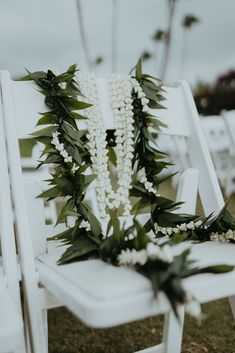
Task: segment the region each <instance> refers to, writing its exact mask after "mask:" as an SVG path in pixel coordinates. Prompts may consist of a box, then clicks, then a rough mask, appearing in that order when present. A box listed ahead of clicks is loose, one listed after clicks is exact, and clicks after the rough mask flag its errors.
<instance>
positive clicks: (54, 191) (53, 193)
mask: <svg viewBox="0 0 235 353" xmlns="http://www.w3.org/2000/svg"><path fill="white" fill-rule="evenodd" d="M59 196H63V193H62V192H61V190H60V189H59V188H58V187H57V186H54V187H53V188H51V189H49V190H46V191H43V192H42V193H41V194H40V195H38V196H37V197H40V198H47V199H48V200H52V199H54V198H56V197H59Z"/></svg>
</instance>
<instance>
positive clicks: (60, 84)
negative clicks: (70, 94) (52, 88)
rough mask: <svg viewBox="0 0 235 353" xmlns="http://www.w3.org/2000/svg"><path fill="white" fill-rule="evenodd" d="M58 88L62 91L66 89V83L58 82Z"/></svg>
mask: <svg viewBox="0 0 235 353" xmlns="http://www.w3.org/2000/svg"><path fill="white" fill-rule="evenodd" d="M59 86H60V87H61V88H62V89H65V88H66V87H67V83H66V82H60V83H59Z"/></svg>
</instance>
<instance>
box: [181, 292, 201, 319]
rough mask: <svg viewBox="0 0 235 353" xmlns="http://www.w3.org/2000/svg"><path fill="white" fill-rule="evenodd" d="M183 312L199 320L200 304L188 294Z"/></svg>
mask: <svg viewBox="0 0 235 353" xmlns="http://www.w3.org/2000/svg"><path fill="white" fill-rule="evenodd" d="M185 311H186V313H187V314H189V315H190V316H192V317H194V318H196V319H200V318H201V317H202V310H201V304H200V303H199V302H198V301H197V300H196V299H195V298H194V297H193V296H192V295H191V294H189V293H187V298H186V303H185Z"/></svg>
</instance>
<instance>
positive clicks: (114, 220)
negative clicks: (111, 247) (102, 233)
mask: <svg viewBox="0 0 235 353" xmlns="http://www.w3.org/2000/svg"><path fill="white" fill-rule="evenodd" d="M109 215H110V221H109V223H108V226H107V232H106V235H108V234H109V231H110V229H111V228H113V234H114V237H115V238H117V239H118V238H119V236H120V232H121V230H120V222H119V219H118V216H117V214H116V213H115V212H114V211H113V210H112V209H109Z"/></svg>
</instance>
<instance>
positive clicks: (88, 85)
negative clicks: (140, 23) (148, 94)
mask: <svg viewBox="0 0 235 353" xmlns="http://www.w3.org/2000/svg"><path fill="white" fill-rule="evenodd" d="M78 80H79V85H80V87H81V90H82V92H83V93H84V95H85V96H86V98H87V99H88V100H89V101H90V102H91V103H92V106H91V107H90V108H89V109H86V116H87V118H88V121H87V124H88V134H87V138H88V141H89V142H88V146H89V151H90V155H91V161H92V169H93V172H94V173H95V174H97V184H96V192H97V200H98V204H99V210H100V216H101V217H102V218H105V217H106V216H107V214H106V206H108V207H110V208H112V207H115V208H118V207H119V206H120V205H121V204H122V205H123V207H124V213H123V215H126V216H127V215H129V214H130V210H131V204H130V201H129V189H130V188H131V186H130V185H131V176H132V173H133V172H132V158H133V129H134V127H133V112H132V109H133V107H132V104H131V103H132V100H131V89H132V87H131V84H130V81H129V80H127V79H126V77H125V78H124V77H121V76H114V75H111V76H110V77H109V79H108V84H109V86H110V92H111V97H110V104H111V107H112V109H113V111H114V118H115V123H116V126H117V129H116V132H115V135H116V144H117V147H116V156H117V184H118V187H117V190H116V191H114V190H113V188H112V185H111V177H110V172H109V169H108V156H107V154H108V149H107V142H106V130H105V126H104V122H103V116H102V113H101V109H100V106H99V97H98V92H97V85H96V77H95V75H93V74H90V75H88V76H79V77H78Z"/></svg>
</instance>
